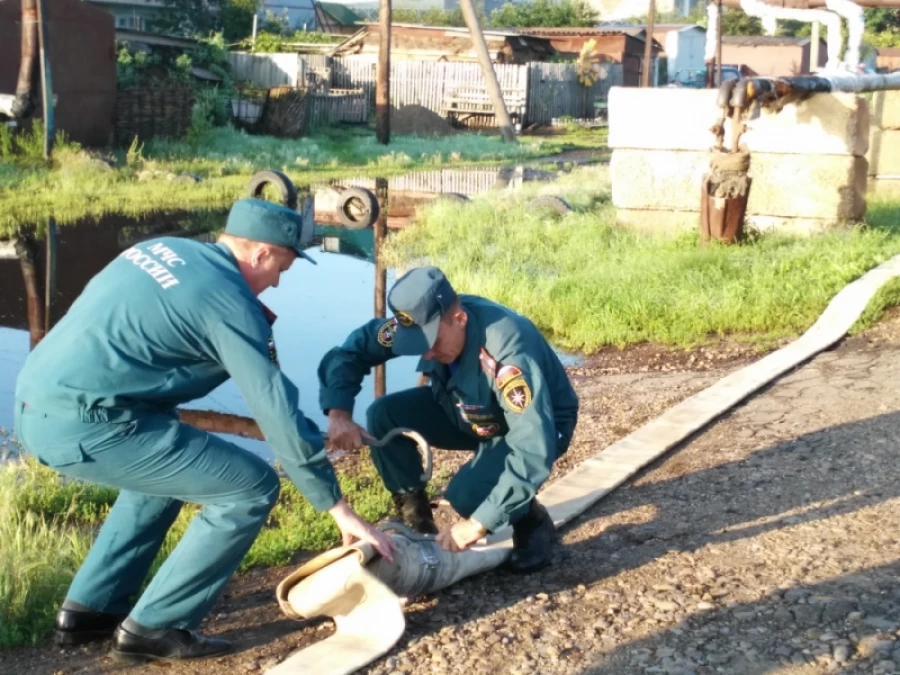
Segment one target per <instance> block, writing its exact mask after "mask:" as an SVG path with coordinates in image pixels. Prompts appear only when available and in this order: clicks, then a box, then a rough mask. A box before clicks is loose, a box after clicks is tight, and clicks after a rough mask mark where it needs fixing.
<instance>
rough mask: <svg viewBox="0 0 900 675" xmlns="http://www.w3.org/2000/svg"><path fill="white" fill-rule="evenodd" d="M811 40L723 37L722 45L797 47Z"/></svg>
mask: <svg viewBox="0 0 900 675" xmlns="http://www.w3.org/2000/svg"><path fill="white" fill-rule="evenodd" d="M811 39H812V38H809V37H786V36H783V35H723V36H722V44H725V45H735V46H739V47H799V46H802V45H805V44H809V42H810V40H811Z"/></svg>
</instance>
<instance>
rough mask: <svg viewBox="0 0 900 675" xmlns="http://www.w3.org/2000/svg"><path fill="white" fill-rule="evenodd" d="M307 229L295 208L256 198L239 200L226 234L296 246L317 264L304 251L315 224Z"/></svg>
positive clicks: (299, 251)
mask: <svg viewBox="0 0 900 675" xmlns="http://www.w3.org/2000/svg"><path fill="white" fill-rule="evenodd" d="M306 229H307V230H308V231H304V228H303V217H302V216H301V215H300V214H299V213H297V212H296V211H294V210H293V209H289V208H287V207H286V206H280V205H278V204H274V203H272V202H267V201H266V200H264V199H253V198H247V199H240V200H238V201H236V202H235V203H234V204H233V205H232V207H231V212H230V213H229V214H228V222H227V223H226V225H225V233H226V234H232V235H234V236H235V237H242V238H244V239H249V240H251V241H260V242H263V243H266V244H274V245H276V246H284V247H285V248H290V249H293V250H295V251H296V252H297V255H299V256H300V257H301V258H305V259H306V260H309V262H311V263H312V264H313V265H315V264H317V263H316V261H315V260H313V259H312V258H311V257H310V256H309V255H307V254H306V253H305V252H304V251H303V247H304V246H306V245H308V244H309V243H311V242H312V234H313V233H312V228H306Z"/></svg>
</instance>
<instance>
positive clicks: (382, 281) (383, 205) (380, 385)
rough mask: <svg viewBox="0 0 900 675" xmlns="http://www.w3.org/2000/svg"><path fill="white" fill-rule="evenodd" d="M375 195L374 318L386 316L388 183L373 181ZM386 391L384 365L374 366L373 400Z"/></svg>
mask: <svg viewBox="0 0 900 675" xmlns="http://www.w3.org/2000/svg"><path fill="white" fill-rule="evenodd" d="M375 194H376V196H377V197H378V220H376V221H375V224H374V225H373V227H374V228H375V232H374V235H375V237H374V239H375V316H376V317H378V318H384V317H385V316H387V314H386V311H385V308H386V305H387V270H386V269H385V268H384V265H382V264H381V244H382V243H383V242H384V238H385V236H386V235H387V212H388V182H387V179H386V178H376V179H375ZM386 391H387V383H386V379H385V370H384V364H380V365H377V366H375V398H379V397H381V396H384V395H385V393H386Z"/></svg>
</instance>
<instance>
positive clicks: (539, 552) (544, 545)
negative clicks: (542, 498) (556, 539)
mask: <svg viewBox="0 0 900 675" xmlns="http://www.w3.org/2000/svg"><path fill="white" fill-rule="evenodd" d="M554 529H555V528H554V527H553V520H552V519H551V518H550V514H549V513H547V509H545V508H544V507H543V506H541V505H540V504H539V503H538V500H537V499H532V500H531V504H530V505H529V507H528V513H526V514H525V516H524V517H522V518H521V519H520V520H518V521H517V522H516V523H515V524H514V525H513V552H512V554H511V555H510V556H509V563H508V564H507V567H508V568H509V569H510V570H511V571H512V572H516V573H518V574H527V573H529V572H535V571H537V570H539V569H541V568H542V567H546V566H547V564H548V563H549V562H550V545H551V542H552V541H553V531H554Z"/></svg>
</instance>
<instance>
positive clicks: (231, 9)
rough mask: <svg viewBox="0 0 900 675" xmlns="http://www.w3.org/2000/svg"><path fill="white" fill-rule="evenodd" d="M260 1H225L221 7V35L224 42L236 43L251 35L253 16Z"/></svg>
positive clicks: (257, 9)
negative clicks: (223, 37)
mask: <svg viewBox="0 0 900 675" xmlns="http://www.w3.org/2000/svg"><path fill="white" fill-rule="evenodd" d="M260 5H261V1H260V0H227V2H225V3H224V5H223V7H222V14H221V17H222V33H223V35H224V36H225V42H229V43H231V42H238V41H239V40H243V39H244V38H246V37H248V36H250V35H252V34H253V16H254V15H255V14H256V13H257V12H258V11H259V8H260Z"/></svg>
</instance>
